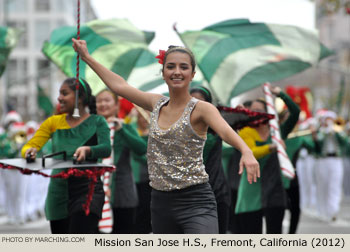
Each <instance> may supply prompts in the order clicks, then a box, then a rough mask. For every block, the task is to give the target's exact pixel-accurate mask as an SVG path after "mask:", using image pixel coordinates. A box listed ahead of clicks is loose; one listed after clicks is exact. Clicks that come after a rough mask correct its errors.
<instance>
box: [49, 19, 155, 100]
mask: <svg viewBox="0 0 350 252" xmlns="http://www.w3.org/2000/svg"><path fill="white" fill-rule="evenodd" d="M76 33H77V30H76V27H72V26H65V27H61V28H58V29H56V30H54V31H53V32H52V34H51V38H50V41H46V42H45V43H44V45H43V48H42V52H43V53H44V54H45V55H46V56H47V57H48V58H49V60H51V61H52V62H54V63H55V64H56V65H57V66H58V68H60V69H61V70H62V71H63V72H64V73H65V74H66V75H67V76H69V77H74V76H75V75H76V56H77V54H76V53H75V51H74V50H73V47H72V40H71V39H72V38H75V37H76ZM154 35H155V34H154V32H145V31H141V30H139V29H137V28H136V27H135V26H134V25H132V24H131V23H130V22H129V21H128V20H126V19H111V20H94V21H91V22H88V23H86V24H85V25H82V26H81V28H80V38H81V39H82V40H86V41H87V45H88V50H89V52H90V54H91V55H92V57H93V58H95V59H96V60H97V61H98V62H100V63H101V64H102V65H104V66H105V67H107V68H108V69H110V70H112V71H113V72H115V73H117V74H119V75H121V76H122V77H123V78H124V79H128V78H129V75H130V74H131V72H132V70H133V68H134V67H135V65H141V63H140V62H139V63H138V61H139V57H140V56H142V57H146V58H147V57H149V54H150V53H149V50H148V45H149V43H150V42H151V41H152V40H153V38H154ZM154 62H156V60H155V59H154ZM79 74H80V77H81V78H84V79H85V80H87V82H88V83H89V84H90V86H91V88H92V90H93V94H94V95H96V94H97V93H98V92H100V91H101V90H103V89H105V88H106V87H105V85H104V83H103V82H102V81H101V80H100V78H99V77H98V76H97V75H96V74H95V73H94V72H93V71H92V70H91V69H90V67H88V66H87V65H86V64H85V62H82V61H80V71H79Z"/></svg>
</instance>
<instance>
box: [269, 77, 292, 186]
mask: <svg viewBox="0 0 350 252" xmlns="http://www.w3.org/2000/svg"><path fill="white" fill-rule="evenodd" d="M269 86H270V84H269V83H264V84H263V87H264V95H265V100H266V104H267V113H269V114H273V115H274V116H275V118H274V119H271V120H269V125H270V132H271V138H272V142H273V143H274V144H276V146H277V155H278V160H279V163H280V167H281V170H282V174H283V175H284V176H285V177H287V178H289V179H293V178H294V177H295V172H294V167H293V164H292V162H291V161H290V159H289V157H288V155H287V153H286V150H285V149H284V147H283V145H282V139H281V133H280V127H279V124H278V114H277V112H276V108H275V105H274V104H275V103H274V97H273V95H272V93H271V91H270V89H269Z"/></svg>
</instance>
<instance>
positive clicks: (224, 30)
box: [178, 19, 332, 105]
mask: <svg viewBox="0 0 350 252" xmlns="http://www.w3.org/2000/svg"><path fill="white" fill-rule="evenodd" d="M178 35H179V36H180V38H181V39H182V41H183V42H184V44H185V45H186V46H187V47H188V48H190V49H191V50H192V51H193V53H194V55H195V57H196V60H197V63H198V66H199V68H200V70H201V72H202V73H203V75H204V78H205V79H206V80H207V81H208V83H209V86H210V89H211V91H212V92H213V93H214V94H213V95H214V96H216V98H217V99H218V100H219V102H221V103H222V104H225V105H229V104H230V100H231V99H232V98H233V97H235V96H237V95H239V94H242V93H244V92H246V91H248V90H251V89H253V88H255V87H257V86H260V85H261V84H263V83H265V82H274V81H278V80H281V79H283V78H286V77H289V76H291V75H293V74H296V73H298V72H301V71H303V70H305V69H307V68H309V67H311V66H314V65H316V64H317V63H318V62H319V61H320V60H321V59H323V58H325V57H327V56H329V55H331V54H332V52H331V51H330V50H329V49H327V48H326V47H325V46H323V45H322V44H321V43H320V41H319V39H318V35H317V33H315V32H314V31H309V30H305V29H302V28H300V27H295V26H289V25H278V24H265V23H251V22H250V21H249V20H247V19H237V20H227V21H223V22H220V23H217V24H214V25H211V26H208V27H206V28H204V29H202V30H200V31H185V32H183V33H178Z"/></svg>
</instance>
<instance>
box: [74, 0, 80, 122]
mask: <svg viewBox="0 0 350 252" xmlns="http://www.w3.org/2000/svg"><path fill="white" fill-rule="evenodd" d="M77 40H80V0H78V8H77ZM79 63H80V61H79V53H77V68H76V79H75V107H74V112H73V117H74V118H79V117H80V114H79V108H78V102H79Z"/></svg>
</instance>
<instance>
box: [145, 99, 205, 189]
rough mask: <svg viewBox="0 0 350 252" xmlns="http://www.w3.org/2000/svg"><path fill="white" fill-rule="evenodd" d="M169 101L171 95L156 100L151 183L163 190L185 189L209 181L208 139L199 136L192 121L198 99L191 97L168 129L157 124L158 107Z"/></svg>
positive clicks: (150, 153)
mask: <svg viewBox="0 0 350 252" xmlns="http://www.w3.org/2000/svg"><path fill="white" fill-rule="evenodd" d="M168 101H169V98H168V97H162V98H161V99H160V100H159V101H158V102H157V104H156V106H155V108H154V110H153V112H152V115H151V124H150V134H149V137H148V150H147V160H148V172H149V178H150V185H151V187H153V188H154V189H156V190H160V191H171V190H175V189H182V188H186V187H188V186H191V185H196V184H202V183H205V182H207V181H208V180H209V176H208V174H207V173H206V172H205V168H204V165H203V148H204V144H205V140H206V139H205V138H202V137H200V136H198V135H197V134H196V132H195V131H194V130H193V128H192V126H191V123H190V116H191V112H192V110H193V108H194V107H195V106H196V103H197V102H198V100H197V99H195V98H192V99H191V100H190V101H189V103H188V104H187V106H186V108H185V110H184V112H183V114H182V116H181V117H180V118H179V120H178V121H177V122H175V123H174V124H173V125H172V126H171V127H170V128H169V129H167V130H162V129H160V128H159V125H158V117H159V110H160V108H161V107H162V106H163V105H164V104H166V103H167V102H168Z"/></svg>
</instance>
